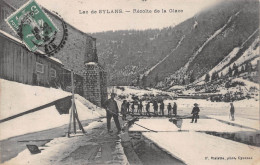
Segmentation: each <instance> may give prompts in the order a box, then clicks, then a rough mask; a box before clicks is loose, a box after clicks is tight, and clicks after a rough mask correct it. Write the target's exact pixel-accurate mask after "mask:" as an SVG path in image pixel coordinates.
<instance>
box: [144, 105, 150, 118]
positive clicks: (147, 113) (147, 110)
mask: <svg viewBox="0 0 260 165" xmlns="http://www.w3.org/2000/svg"><path fill="white" fill-rule="evenodd" d="M145 109H146V115H148V116H149V117H150V116H151V115H150V103H149V102H147V104H146V106H145Z"/></svg>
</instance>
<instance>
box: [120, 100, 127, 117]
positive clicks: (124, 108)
mask: <svg viewBox="0 0 260 165" xmlns="http://www.w3.org/2000/svg"><path fill="white" fill-rule="evenodd" d="M126 113H127V101H126V100H124V101H123V103H122V104H121V114H122V116H123V117H122V119H123V120H126Z"/></svg>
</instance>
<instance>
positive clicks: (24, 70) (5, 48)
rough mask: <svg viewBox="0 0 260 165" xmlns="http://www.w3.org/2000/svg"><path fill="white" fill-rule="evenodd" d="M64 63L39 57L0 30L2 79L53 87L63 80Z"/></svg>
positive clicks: (0, 73) (0, 72)
mask: <svg viewBox="0 0 260 165" xmlns="http://www.w3.org/2000/svg"><path fill="white" fill-rule="evenodd" d="M62 67H63V65H62V63H61V62H60V61H59V60H58V59H55V58H53V57H47V56H39V55H37V54H34V53H32V52H30V51H28V49H26V48H25V46H24V44H23V43H22V42H21V41H20V40H19V39H17V38H15V37H13V36H11V35H9V34H8V33H6V32H4V31H1V30H0V77H1V78H4V79H7V80H12V81H17V82H21V83H24V84H31V85H41V86H53V85H54V84H55V83H57V82H58V80H59V79H61V76H62V74H61V73H62V71H63V70H62Z"/></svg>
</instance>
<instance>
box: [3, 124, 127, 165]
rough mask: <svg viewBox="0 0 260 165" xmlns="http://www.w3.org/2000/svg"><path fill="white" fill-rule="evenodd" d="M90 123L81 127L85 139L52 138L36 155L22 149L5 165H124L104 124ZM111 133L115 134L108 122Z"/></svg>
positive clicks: (79, 136) (114, 138)
mask: <svg viewBox="0 0 260 165" xmlns="http://www.w3.org/2000/svg"><path fill="white" fill-rule="evenodd" d="M104 121H105V119H103V120H102V122H92V123H90V124H89V125H88V126H86V127H84V129H85V130H86V131H87V134H86V136H85V135H83V134H81V133H79V134H76V135H74V136H73V134H72V135H71V138H67V137H59V138H55V139H53V140H52V141H50V142H49V143H47V144H45V146H42V147H40V149H42V151H41V153H40V154H34V155H33V154H30V152H29V150H27V149H25V150H24V151H22V152H21V153H19V154H18V156H17V157H15V158H13V159H11V160H9V161H7V162H5V165H13V164H15V165H24V164H28V165H30V164H31V165H35V164H41V165H50V164H56V165H59V164H60V165H71V164H74V165H82V164H127V163H128V160H127V158H126V156H125V154H124V151H123V148H122V146H121V144H120V142H118V136H117V134H116V133H114V134H113V135H109V134H108V133H107V130H106V122H104ZM111 124H112V125H111V126H112V129H113V130H114V132H116V131H115V130H116V128H115V124H114V122H113V121H112V123H111Z"/></svg>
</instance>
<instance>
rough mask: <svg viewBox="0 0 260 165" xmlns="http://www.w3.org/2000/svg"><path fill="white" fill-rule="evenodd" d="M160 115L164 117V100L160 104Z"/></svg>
mask: <svg viewBox="0 0 260 165" xmlns="http://www.w3.org/2000/svg"><path fill="white" fill-rule="evenodd" d="M160 113H161V115H162V116H164V103H163V100H162V102H161V104H160Z"/></svg>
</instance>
